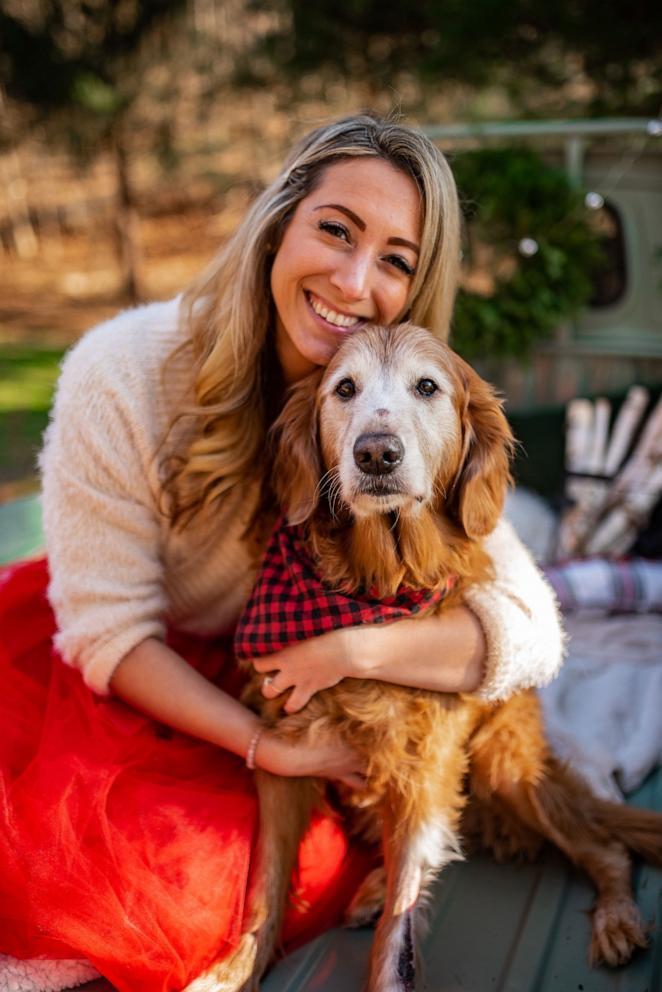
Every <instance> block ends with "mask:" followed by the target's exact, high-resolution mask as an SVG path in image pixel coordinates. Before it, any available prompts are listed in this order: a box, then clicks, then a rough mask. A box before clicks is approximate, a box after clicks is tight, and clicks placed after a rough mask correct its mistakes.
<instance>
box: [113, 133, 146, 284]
mask: <svg viewBox="0 0 662 992" xmlns="http://www.w3.org/2000/svg"><path fill="white" fill-rule="evenodd" d="M111 149H112V153H113V157H114V159H115V174H116V177H117V211H116V215H115V238H116V247H117V258H118V262H119V266H120V272H121V276H122V283H121V292H122V296H123V297H125V298H126V299H127V300H129V302H130V303H139V302H140V300H141V298H142V292H141V290H142V285H141V283H142V280H141V262H142V251H141V243H140V242H141V238H140V219H139V217H138V212H137V210H136V207H135V203H134V201H133V193H132V190H131V183H130V181H129V155H128V152H127V148H126V144H125V141H124V134H123V131H122V126H121V125H118V126H117V127H116V128H115V129H114V130H113V133H112V136H111Z"/></svg>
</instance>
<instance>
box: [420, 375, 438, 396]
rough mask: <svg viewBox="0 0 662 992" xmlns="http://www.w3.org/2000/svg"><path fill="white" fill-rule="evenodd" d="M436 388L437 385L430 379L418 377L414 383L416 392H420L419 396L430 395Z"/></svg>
mask: <svg viewBox="0 0 662 992" xmlns="http://www.w3.org/2000/svg"><path fill="white" fill-rule="evenodd" d="M438 389H439V386H438V385H437V383H436V382H433V381H432V379H419V380H418V382H417V383H416V392H417V393H420V394H421V396H432V394H433V393H436V392H437V390H438Z"/></svg>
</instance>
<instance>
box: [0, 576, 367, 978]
mask: <svg viewBox="0 0 662 992" xmlns="http://www.w3.org/2000/svg"><path fill="white" fill-rule="evenodd" d="M46 586H47V567H46V562H45V561H43V560H41V561H35V562H28V563H23V564H21V565H17V566H10V567H5V568H4V569H2V570H0V952H4V953H6V954H11V955H13V956H14V957H19V958H35V957H48V958H86V959H87V960H89V961H90V962H91V963H92V964H93V965H94V966H95V967H96V968H97V969H98V970H99V971H100V972H101V974H102V975H104V976H106V977H107V978H108V979H109V980H110V981H111V982H112V983H113V985H115V986H116V987H117V989H119V990H120V992H171V990H178V989H181V988H183V987H184V986H185V985H186V984H187V982H189V981H190V980H191V979H192V978H193V977H195V975H197V974H198V973H199V971H200V970H201V969H202V968H204V967H205V966H206V965H207V964H209V963H210V962H211V961H212V960H214V959H215V958H217V957H218V956H220V955H223V954H226V953H228V952H229V951H230V950H231V949H232V948H233V947H234V946H236V944H237V941H238V938H239V935H240V932H241V923H242V913H243V910H244V900H245V896H246V891H247V885H248V876H249V870H250V862H251V854H252V850H253V844H254V840H255V832H256V828H257V806H256V798H255V793H254V790H253V782H252V776H251V774H250V773H249V772H248V771H247V770H246V769H245V767H244V765H243V762H242V761H241V760H240V759H238V758H236V757H234V756H233V755H231V754H229V753H227V752H225V751H223V750H220V749H218V748H216V747H213V746H212V745H208V744H205V743H202V742H200V741H197V740H194V739H193V738H189V737H187V736H185V735H183V734H179V733H175V732H172V731H170V730H169V729H167V728H165V727H163V726H162V725H160V724H157V723H155V722H154V721H153V720H150V719H148V718H146V717H144V716H141V715H140V714H139V713H137V712H135V711H134V710H132V709H131V708H130V707H128V706H126V705H124V704H123V703H122V702H120V701H119V700H117V699H113V698H112V697H108V698H103V697H99V696H95V695H94V694H93V693H92V692H91V691H90V690H89V689H87V688H86V687H85V685H84V683H83V681H82V679H81V677H80V675H79V673H78V672H76V671H75V670H73V669H71V668H70V667H68V666H67V665H65V664H64V663H63V662H62V661H61V660H60V658H59V657H58V655H57V653H56V652H55V650H54V649H53V648H52V645H51V638H52V636H53V632H54V630H55V622H54V619H53V614H52V611H51V609H50V606H49V604H48V601H47V599H46ZM171 644H172V646H173V647H174V648H175V649H176V650H177V651H178V652H179V653H180V654H181V655H182V656H183V657H184V658H186V659H187V661H188V662H189V663H190V664H192V665H194V666H195V667H196V668H197V669H199V670H200V671H202V672H203V673H204V674H205V675H206V676H207V677H208V678H211V679H213V681H215V682H216V683H217V684H218V685H221V686H222V687H223V688H224V689H226V690H227V691H229V692H232V693H234V694H236V693H237V692H238V690H239V688H240V676H239V675H238V673H237V669H236V666H235V665H234V664H233V660H232V653H231V644H230V643H229V642H228V641H227V640H226V641H221V640H203V639H198V638H195V637H191V636H188V635H181V634H179V635H177V634H173V636H172V639H171ZM370 860H371V855H370V853H369V852H366V851H363V850H360V849H358V848H357V847H356V846H354V845H353V846H352V847H351V848H350V847H349V844H348V840H347V837H346V836H345V834H344V832H343V829H342V825H341V823H340V822H339V821H338V820H337V819H334V818H332V817H331V816H327V815H322V814H321V813H320V814H319V815H317V817H316V818H315V820H314V822H313V824H312V826H311V828H310V830H309V832H308V834H307V836H306V838H305V840H304V842H303V844H302V846H301V851H300V858H299V866H298V869H297V872H296V874H295V878H294V880H293V885H294V886H295V889H296V899H295V900H293V908H292V909H290V910H289V912H288V916H287V919H286V923H285V928H284V933H283V940H284V943H285V944H286V945H289V946H292V945H293V944H298V943H302V942H303V941H305V940H307V939H309V938H310V937H312V936H314V935H315V934H317V933H319V932H320V931H321V930H323V929H325V928H326V927H329V926H332V925H334V924H335V923H337V922H338V920H339V918H340V916H341V914H342V909H343V907H344V906H345V905H346V904H347V902H348V900H349V899H350V898H351V895H352V893H353V892H354V890H355V888H356V886H357V884H358V883H359V881H360V880H361V878H362V877H363V875H364V874H365V872H366V870H367V868H368V867H369V866H370ZM304 907H305V908H304Z"/></svg>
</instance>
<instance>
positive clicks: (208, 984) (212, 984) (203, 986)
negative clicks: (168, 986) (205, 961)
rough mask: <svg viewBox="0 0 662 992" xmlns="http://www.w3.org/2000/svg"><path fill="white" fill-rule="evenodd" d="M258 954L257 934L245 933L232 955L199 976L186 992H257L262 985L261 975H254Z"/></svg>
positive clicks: (188, 986) (187, 987)
mask: <svg viewBox="0 0 662 992" xmlns="http://www.w3.org/2000/svg"><path fill="white" fill-rule="evenodd" d="M256 953H257V941H256V939H255V934H252V933H245V934H244V935H243V936H242V938H241V940H240V941H239V945H238V947H237V948H236V949H235V950H234V951H233V952H232V953H231V954H229V955H228V956H227V957H226V958H223V960H222V961H217V962H216V963H215V964H213V965H212V966H211V967H210V968H208V969H207V971H205V972H203V974H201V975H198V977H197V978H195V979H194V980H193V981H192V982H191V983H190V984H189V985H187V986H186V988H185V989H184V992H255V990H257V989H258V987H259V984H260V979H259V975H258V976H257V977H256V976H254V975H253V970H254V967H255V957H256Z"/></svg>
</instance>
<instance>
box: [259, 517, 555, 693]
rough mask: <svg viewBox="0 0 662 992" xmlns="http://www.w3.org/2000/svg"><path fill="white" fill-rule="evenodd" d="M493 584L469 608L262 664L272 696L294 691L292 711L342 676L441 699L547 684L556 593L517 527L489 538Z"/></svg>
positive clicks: (352, 634)
mask: <svg viewBox="0 0 662 992" xmlns="http://www.w3.org/2000/svg"><path fill="white" fill-rule="evenodd" d="M486 548H487V550H488V552H489V553H490V555H491V557H492V560H493V563H494V572H495V575H494V578H493V579H492V580H491V581H490V582H485V583H481V584H477V585H476V586H473V587H471V588H470V589H469V590H468V592H467V594H466V596H465V601H466V604H467V605H466V606H462V607H456V608H454V609H451V610H447V611H444V612H442V613H441V614H440V615H439V616H435V617H428V618H420V619H415V620H400V621H398V622H396V623H392V624H388V625H384V626H379V627H378V626H364V627H348V628H344V629H341V630H336V631H332V632H331V633H329V634H323V635H322V636H321V637H316V638H314V639H312V640H310V641H306V642H301V643H298V644H295V645H292V646H291V647H288V648H287V649H286V650H284V651H280V652H279V653H278V654H274V655H271V656H267V657H265V658H260V659H259V660H256V661H255V662H254V665H255V668H256V669H257V670H258V671H260V672H272V673H273V680H272V681H271V683H269V684H267V685H266V686H265V688H264V689H263V692H264V694H265V696H267V697H269V698H272V697H274V696H276V695H279V694H280V693H281V692H284V691H285V690H286V689H289V688H292V690H293V691H292V693H291V696H290V698H289V699H288V701H287V704H286V709H287V710H288V712H295V711H296V710H298V709H300V708H301V707H302V706H304V705H305V703H306V702H307V701H308V699H309V698H310V697H311V696H312V695H313V694H314V693H315V692H318V691H319V690H320V689H325V688H328V687H329V686H331V685H335V684H336V683H337V682H339V681H340V680H341V679H342V678H346V677H358V678H375V679H380V680H383V681H387V682H395V683H397V684H399V685H409V686H415V687H418V688H425V689H432V690H434V691H437V692H475V693H477V695H479V696H480V697H481V698H484V699H486V700H498V699H504V698H506V697H507V696H509V695H511V694H512V693H513V692H517V691H519V690H521V689H527V688H531V687H534V686H540V685H545V684H546V683H547V682H549V681H550V680H551V679H552V678H553V677H554V676H555V675H556V673H557V671H558V669H559V667H560V665H561V661H562V658H563V631H562V628H561V622H560V617H559V613H558V609H557V606H556V601H555V598H554V594H553V592H552V590H551V588H550V587H549V585H548V584H547V583H546V582H545V580H544V578H543V577H542V575H541V573H540V572H539V570H538V568H537V567H536V566H535V564H534V563H533V561H532V559H531V557H530V555H529V554H528V552H527V551H526V550H525V548H524V547H523V545H522V544H521V542H520V540H519V538H518V537H517V536H516V534H515V532H514V531H513V530H512V528H511V527H510V526H509V525H508V524H506V523H504V522H501V523H500V524H499V525H498V527H497V528H496V530H495V531H494V532H493V534H491V535H490V536H489V537H488V538H487V540H486Z"/></svg>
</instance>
